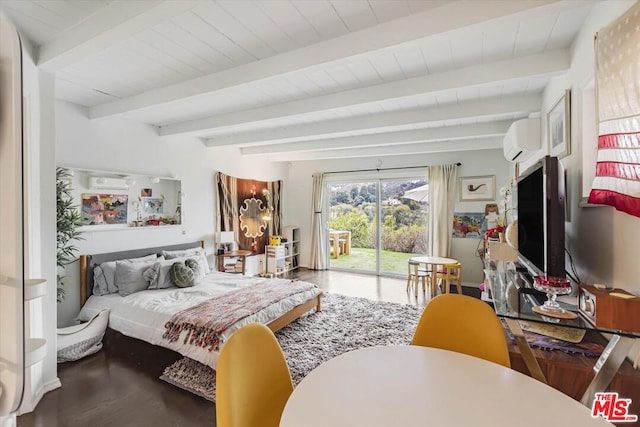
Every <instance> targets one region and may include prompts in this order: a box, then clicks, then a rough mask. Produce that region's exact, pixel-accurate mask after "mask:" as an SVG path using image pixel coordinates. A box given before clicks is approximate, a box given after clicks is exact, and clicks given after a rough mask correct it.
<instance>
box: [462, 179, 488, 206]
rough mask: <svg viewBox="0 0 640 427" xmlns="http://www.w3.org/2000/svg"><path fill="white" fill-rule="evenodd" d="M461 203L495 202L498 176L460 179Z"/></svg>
mask: <svg viewBox="0 0 640 427" xmlns="http://www.w3.org/2000/svg"><path fill="white" fill-rule="evenodd" d="M458 184H459V188H458V191H459V192H460V201H461V202H471V201H484V200H494V199H495V198H496V176H495V175H486V176H466V177H460V178H458Z"/></svg>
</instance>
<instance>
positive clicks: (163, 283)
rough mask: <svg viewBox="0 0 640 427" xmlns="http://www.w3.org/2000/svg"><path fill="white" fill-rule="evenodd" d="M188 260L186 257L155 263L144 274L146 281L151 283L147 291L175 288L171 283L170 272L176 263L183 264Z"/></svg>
mask: <svg viewBox="0 0 640 427" xmlns="http://www.w3.org/2000/svg"><path fill="white" fill-rule="evenodd" d="M186 259H187V258H186V257H183V258H173V259H167V260H165V259H164V258H163V259H162V260H161V261H158V262H155V263H154V264H153V265H152V266H151V267H149V268H148V269H147V270H145V271H144V273H143V274H142V276H143V277H144V279H145V280H146V281H147V282H149V287H148V288H147V289H166V288H171V287H173V286H175V284H174V283H173V282H172V281H171V276H170V275H169V270H170V269H171V266H172V265H173V264H174V263H175V262H178V261H182V262H183V261H185V260H186Z"/></svg>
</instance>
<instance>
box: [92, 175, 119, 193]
mask: <svg viewBox="0 0 640 427" xmlns="http://www.w3.org/2000/svg"><path fill="white" fill-rule="evenodd" d="M89 187H90V188H96V189H101V190H102V189H105V190H128V189H129V185H128V184H127V180H126V179H121V178H107V177H105V176H92V177H89Z"/></svg>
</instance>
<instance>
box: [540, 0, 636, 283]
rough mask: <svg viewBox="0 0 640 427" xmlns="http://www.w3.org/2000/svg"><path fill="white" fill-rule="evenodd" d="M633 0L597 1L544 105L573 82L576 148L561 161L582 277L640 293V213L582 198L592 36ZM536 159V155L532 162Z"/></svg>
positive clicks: (572, 245)
mask: <svg viewBox="0 0 640 427" xmlns="http://www.w3.org/2000/svg"><path fill="white" fill-rule="evenodd" d="M634 3H635V2H634V1H607V2H601V3H597V4H596V5H595V6H594V8H593V10H592V11H591V14H590V15H589V17H588V18H587V20H586V21H585V24H584V25H583V27H582V29H581V31H580V33H579V35H578V37H577V38H576V40H575V42H574V45H573V47H572V61H571V69H570V71H569V72H568V73H567V75H565V76H561V77H557V78H555V79H554V80H553V81H552V82H551V84H550V85H549V86H548V87H547V89H546V90H545V92H544V97H543V107H542V111H543V112H546V111H548V110H549V109H550V108H551V106H552V105H553V104H554V103H555V102H556V101H557V100H558V99H559V97H560V96H561V95H562V93H563V92H564V90H565V89H569V88H571V90H572V99H571V101H572V106H571V154H570V155H569V156H567V157H565V158H563V159H562V160H561V161H562V164H563V166H564V168H565V170H566V179H567V183H566V185H567V199H568V209H567V213H568V218H567V222H566V223H565V231H566V248H567V249H568V250H569V251H570V252H571V254H572V256H573V259H574V261H575V264H576V269H577V272H578V275H579V277H580V279H581V280H582V281H583V282H584V283H588V284H592V283H606V284H611V285H613V286H615V287H618V288H623V289H626V290H627V291H630V292H632V293H634V294H636V295H640V281H639V280H638V277H640V263H638V255H637V250H638V242H640V218H637V217H634V216H631V215H628V214H625V213H622V212H618V211H616V210H615V209H613V208H611V207H582V206H581V203H580V202H581V196H582V176H583V175H584V173H583V170H582V167H583V166H582V150H583V145H585V146H586V144H589V145H590V146H592V144H597V139H596V138H595V137H594V136H593V135H583V132H582V129H583V122H582V119H583V113H582V108H581V107H582V97H583V90H585V89H586V91H588V90H589V88H590V87H591V86H590V85H591V84H592V83H591V82H592V81H593V76H594V48H593V37H594V34H595V33H596V32H597V31H598V30H599V29H601V28H602V27H604V26H606V25H607V24H609V23H610V22H612V21H613V20H615V18H617V17H618V16H620V15H622V14H623V13H624V12H625V11H626V10H627V9H629V8H630V7H631V6H632V5H633V4H634ZM585 95H586V94H585ZM542 116H543V120H542V121H543V129H546V115H545V114H543V115H542ZM586 117H588V116H586ZM585 127H587V128H588V127H589V126H585ZM592 128H594V129H595V127H592ZM542 135H543V141H542V147H543V148H542V150H540V152H539V153H538V155H537V156H534V158H539V157H541V156H543V155H545V154H547V152H548V148H547V146H548V142H547V135H546V132H542ZM534 161H535V159H534V160H531V161H530V162H527V164H530V163H532V162H534ZM567 268H569V259H568V258H567Z"/></svg>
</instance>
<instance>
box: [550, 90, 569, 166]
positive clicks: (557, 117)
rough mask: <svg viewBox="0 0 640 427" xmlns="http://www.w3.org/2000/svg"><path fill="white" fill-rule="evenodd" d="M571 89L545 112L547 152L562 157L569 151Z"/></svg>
mask: <svg viewBox="0 0 640 427" xmlns="http://www.w3.org/2000/svg"><path fill="white" fill-rule="evenodd" d="M570 120H571V89H567V90H566V91H565V92H564V94H563V95H562V97H560V99H559V100H558V101H557V102H556V103H555V104H554V106H553V107H552V108H551V110H549V112H548V113H547V140H548V141H549V154H550V155H551V156H557V157H558V158H563V157H565V156H568V155H569V154H570V153H571V124H570Z"/></svg>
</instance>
